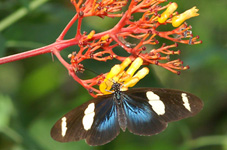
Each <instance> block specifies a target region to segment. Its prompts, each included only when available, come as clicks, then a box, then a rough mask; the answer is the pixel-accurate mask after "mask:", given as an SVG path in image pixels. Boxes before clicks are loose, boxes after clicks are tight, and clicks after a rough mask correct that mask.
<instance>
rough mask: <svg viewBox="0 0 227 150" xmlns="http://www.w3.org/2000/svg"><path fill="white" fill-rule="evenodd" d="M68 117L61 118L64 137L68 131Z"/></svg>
mask: <svg viewBox="0 0 227 150" xmlns="http://www.w3.org/2000/svg"><path fill="white" fill-rule="evenodd" d="M66 120H67V119H66V117H62V118H61V135H62V136H63V137H64V136H65V134H66V131H67V126H66V125H67V122H66Z"/></svg>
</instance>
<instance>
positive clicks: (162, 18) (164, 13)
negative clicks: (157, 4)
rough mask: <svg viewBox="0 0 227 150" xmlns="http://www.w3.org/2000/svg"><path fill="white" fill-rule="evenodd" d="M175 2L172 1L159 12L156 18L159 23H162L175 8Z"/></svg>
mask: <svg viewBox="0 0 227 150" xmlns="http://www.w3.org/2000/svg"><path fill="white" fill-rule="evenodd" d="M177 7H178V6H177V3H172V4H170V5H169V7H167V9H166V10H165V11H164V12H163V13H162V14H161V17H159V18H158V22H159V23H164V22H165V21H166V20H167V19H168V18H169V16H170V15H171V14H173V12H174V11H175V10H176V9H177Z"/></svg>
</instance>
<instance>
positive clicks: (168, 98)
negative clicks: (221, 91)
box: [122, 88, 203, 135]
mask: <svg viewBox="0 0 227 150" xmlns="http://www.w3.org/2000/svg"><path fill="white" fill-rule="evenodd" d="M122 93H123V95H124V100H125V101H124V103H125V105H124V107H125V108H124V109H125V112H126V117H127V122H128V123H127V128H128V130H129V131H130V132H132V133H134V134H138V135H153V134H157V133H159V132H161V131H162V130H164V129H165V128H166V127H167V123H168V122H171V121H177V120H180V119H183V118H187V117H190V116H194V115H195V114H197V113H198V112H199V111H200V110H201V109H202V107H203V103H202V101H201V100H200V99H199V98H198V97H196V96H194V95H192V94H190V93H187V92H183V91H178V90H172V89H156V88H137V89H132V90H129V91H125V92H122Z"/></svg>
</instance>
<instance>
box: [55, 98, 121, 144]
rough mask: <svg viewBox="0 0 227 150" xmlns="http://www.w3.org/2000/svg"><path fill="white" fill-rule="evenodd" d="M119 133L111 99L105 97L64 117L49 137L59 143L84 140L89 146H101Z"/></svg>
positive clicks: (88, 103) (94, 100)
mask: <svg viewBox="0 0 227 150" xmlns="http://www.w3.org/2000/svg"><path fill="white" fill-rule="evenodd" d="M119 132H120V128H119V125H118V120H117V110H116V105H115V103H114V101H113V97H112V96H111V95H105V96H101V97H98V98H96V99H93V100H91V101H88V102H86V103H84V104H82V105H81V106H79V107H77V108H75V109H73V110H72V111H70V112H69V113H67V114H66V115H64V116H63V117H62V118H61V119H59V120H58V121H57V122H56V124H55V125H54V126H53V128H52V129H51V136H52V138H53V139H55V140H56V141H59V142H70V141H78V140H81V139H86V142H87V143H88V144H89V145H103V144H105V143H108V142H110V141H111V140H113V139H114V138H115V137H116V136H117V135H118V134H119Z"/></svg>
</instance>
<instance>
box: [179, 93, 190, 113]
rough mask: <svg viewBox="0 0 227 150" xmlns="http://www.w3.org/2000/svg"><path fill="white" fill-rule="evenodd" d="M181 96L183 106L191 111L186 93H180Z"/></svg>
mask: <svg viewBox="0 0 227 150" xmlns="http://www.w3.org/2000/svg"><path fill="white" fill-rule="evenodd" d="M181 97H182V100H183V102H184V104H183V105H184V107H185V108H186V109H187V110H189V111H191V107H190V103H189V101H188V97H187V94H186V93H182V94H181Z"/></svg>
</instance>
